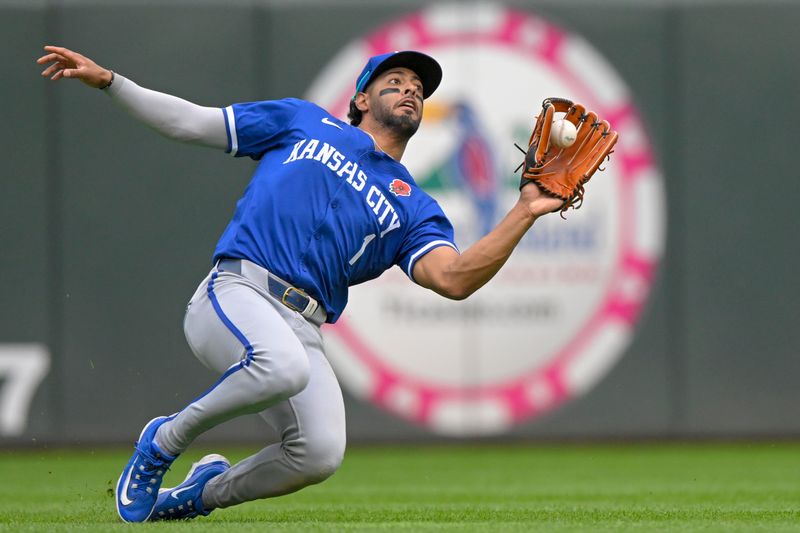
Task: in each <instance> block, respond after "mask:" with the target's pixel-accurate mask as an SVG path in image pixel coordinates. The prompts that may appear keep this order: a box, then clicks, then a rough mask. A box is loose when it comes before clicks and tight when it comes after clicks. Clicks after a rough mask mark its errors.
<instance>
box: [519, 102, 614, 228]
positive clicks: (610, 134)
mask: <svg viewBox="0 0 800 533" xmlns="http://www.w3.org/2000/svg"><path fill="white" fill-rule="evenodd" d="M556 113H564V116H563V118H564V119H565V120H568V121H570V122H572V124H574V125H575V127H576V128H577V130H578V133H577V135H576V138H575V142H574V143H573V144H572V145H571V146H569V147H568V148H558V147H556V146H555V145H553V144H552V143H551V141H550V128H551V126H552V125H553V120H554V118H561V117H556V116H555V114H556ZM616 142H617V132H616V131H613V130H612V129H611V126H610V125H609V123H608V122H607V121H605V120H600V119H599V118H598V117H597V114H596V113H594V112H592V111H586V108H585V107H584V106H582V105H581V104H577V103H573V102H572V101H570V100H567V99H565V98H548V99H546V100H545V101H544V102H542V113H541V114H540V115H539V116H538V117H537V119H536V125H535V126H534V128H533V133H532V134H531V138H530V141H528V150H527V151H526V152H525V161H523V163H522V165H520V166H522V167H524V168H523V170H522V180H521V182H520V188H522V187H524V186H525V185H527V184H529V183H531V182H533V183H535V184H536V185H538V186H539V188H540V189H541V190H542V191H543V192H545V193H546V194H548V195H550V196H553V197H555V198H560V199H562V200H564V204H563V205H562V206H561V216H562V217H563V216H564V212H565V211H566V210H567V209H569V208H570V207H572V208H573V209H578V208H579V207H580V206H581V204H582V203H583V186H584V184H585V183H586V182H587V181H589V179H590V178H591V177H592V175H594V173H595V172H596V171H597V169H598V168H600V164H601V163H602V162H603V160H604V159H606V157H609V155H610V154H611V153H612V148H614V144H616ZM601 170H602V169H601Z"/></svg>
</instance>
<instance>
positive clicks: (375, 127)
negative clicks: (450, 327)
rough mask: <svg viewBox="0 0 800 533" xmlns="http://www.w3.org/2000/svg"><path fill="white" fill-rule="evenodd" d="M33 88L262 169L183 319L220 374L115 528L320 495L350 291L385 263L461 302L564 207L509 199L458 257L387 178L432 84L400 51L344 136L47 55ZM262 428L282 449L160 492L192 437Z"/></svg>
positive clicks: (166, 433) (442, 232)
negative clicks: (69, 85)
mask: <svg viewBox="0 0 800 533" xmlns="http://www.w3.org/2000/svg"><path fill="white" fill-rule="evenodd" d="M45 51H46V54H45V55H44V56H43V57H41V58H39V60H38V63H39V64H41V65H48V66H47V67H46V68H45V70H44V71H43V72H42V75H43V76H48V77H51V79H53V80H59V79H61V78H74V79H79V80H81V81H82V82H84V83H85V84H87V85H89V86H90V87H94V88H98V89H101V90H102V91H103V92H104V93H106V94H107V95H108V96H109V97H110V98H111V100H112V101H113V102H115V103H116V104H118V105H120V106H121V107H123V108H124V109H126V110H127V111H128V112H129V113H130V114H132V115H133V116H134V117H135V118H137V119H138V120H140V121H142V122H144V123H145V124H147V125H148V126H151V127H152V128H154V129H155V130H156V131H158V132H159V133H161V134H163V135H164V136H166V137H168V138H170V139H175V140H178V141H183V142H189V143H194V144H200V145H204V146H208V147H211V148H216V149H218V150H225V152H226V153H229V154H231V155H232V156H235V157H245V156H246V157H251V158H253V159H255V160H258V161H259V162H260V163H259V165H258V167H257V168H256V170H255V171H254V173H253V176H252V179H251V181H250V183H249V185H248V186H247V188H246V190H245V191H244V194H243V196H242V198H241V199H240V200H239V202H238V203H237V205H236V211H235V213H234V215H233V218H232V220H231V221H230V223H229V224H228V227H227V228H226V229H225V231H224V232H223V234H222V236H221V238H220V239H219V242H218V244H217V247H216V249H215V250H214V254H213V260H212V264H213V268H212V269H211V272H210V273H209V275H208V276H207V277H206V278H205V279H204V280H203V281H202V282H201V283H200V285H199V287H198V288H197V291H196V292H195V294H194V296H192V298H191V300H190V302H189V306H188V308H187V312H186V317H185V321H184V331H185V334H186V339H187V341H188V343H189V346H190V347H191V349H192V351H193V352H194V354H195V355H196V356H197V358H198V359H200V361H201V362H202V363H203V364H205V365H206V366H207V367H209V368H211V369H213V370H216V371H217V372H219V374H220V375H221V377H220V378H219V380H218V381H217V382H216V383H215V384H214V385H213V386H212V387H211V388H209V389H208V390H206V391H205V392H203V393H202V394H200V395H199V396H198V397H197V398H196V399H195V400H194V401H192V402H191V403H190V404H189V405H187V406H186V407H184V408H183V409H181V410H180V411H179V412H177V413H175V414H173V415H170V416H159V417H156V418H154V419H153V420H151V421H150V422H148V423H147V424H146V425H145V427H144V429H143V430H142V432H141V434H140V436H139V439H138V441H137V443H136V445H135V449H134V452H133V455H132V456H131V459H130V461H129V462H128V464H127V465H126V466H125V468H124V469H123V471H122V474H121V476H120V478H119V482H118V483H117V488H116V506H117V511H118V513H119V516H120V517H121V518H122V520H124V521H126V522H142V521H146V520H162V519H182V518H193V517H195V516H199V515H208V514H209V513H210V512H211V511H212V510H214V509H217V508H224V507H229V506H232V505H236V504H239V503H242V502H246V501H250V500H255V499H259V498H269V497H273V496H279V495H282V494H287V493H290V492H293V491H296V490H299V489H301V488H303V487H306V486H308V485H311V484H314V483H319V482H320V481H322V480H324V479H326V478H328V477H329V476H330V475H332V474H333V473H334V472H335V471H336V470H337V468H338V467H339V465H340V464H341V462H342V458H343V455H344V449H345V413H344V405H343V401H342V394H341V390H340V388H339V385H338V383H337V381H336V378H335V376H334V374H333V372H332V370H331V367H330V366H329V364H328V362H327V360H326V358H325V352H324V347H323V341H322V335H321V333H320V325H321V324H323V323H326V322H327V323H333V322H336V319H337V318H338V317H339V316H340V315H341V313H342V310H343V309H344V307H345V305H346V303H347V294H348V287H349V286H350V285H355V284H357V283H361V282H364V281H367V280H370V279H372V278H375V277H377V276H379V275H380V274H381V273H382V272H384V271H385V270H386V269H388V268H390V267H392V266H393V265H398V266H399V267H400V268H402V269H403V271H404V272H405V273H406V274H407V276H408V277H409V278H410V279H411V281H413V282H415V283H416V284H418V285H421V286H422V287H425V288H428V289H430V290H433V291H435V292H437V293H439V294H440V295H442V296H444V297H446V298H451V299H455V300H461V299H463V298H466V297H468V296H469V295H470V294H472V293H474V292H475V291H476V290H478V289H479V288H480V287H481V286H483V285H484V284H485V283H486V282H487V281H489V280H490V279H491V278H492V277H493V276H494V275H495V274H496V273H497V272H498V270H499V269H500V268H501V267H502V265H503V264H504V263H505V262H506V260H507V259H508V257H509V256H510V255H511V252H512V250H513V249H514V247H515V246H516V245H517V243H518V242H519V241H520V239H521V238H522V236H523V235H524V234H525V232H526V231H528V229H529V228H530V227H531V225H532V224H533V223H534V221H535V220H536V219H537V217H539V216H541V215H543V214H545V213H549V212H552V211H554V210H557V209H558V208H559V207H561V206H562V204H563V201H562V200H560V199H558V198H553V197H550V196H548V195H545V194H543V193H542V192H541V190H540V188H539V186H538V185H534V186H525V187H522V189H521V192H520V197H519V200H518V202H517V203H516V204H515V205H514V206H513V207H512V208H511V209H510V211H509V212H508V214H507V215H506V216H505V218H504V219H503V220H502V221H501V222H500V223H499V224H498V225H497V226H496V227H494V229H492V230H491V231H490V232H489V233H488V234H487V235H486V236H485V237H483V238H482V239H481V240H479V241H478V242H476V243H475V244H473V245H472V246H471V247H469V248H468V249H467V250H464V251H463V252H459V250H458V248H457V247H456V245H455V244H454V238H453V227H452V225H451V224H450V222H449V221H448V219H447V217H446V216H445V214H444V213H443V212H442V210H441V208H440V207H439V205H438V204H437V203H436V201H434V200H433V199H432V198H431V197H430V196H429V195H428V194H426V193H425V192H424V191H423V190H422V189H420V188H419V187H418V186H417V184H416V183H415V182H414V179H413V178H412V177H411V175H410V174H409V173H408V171H407V170H406V168H405V167H404V166H403V165H402V164H401V163H400V160H401V158H402V156H403V152H404V151H405V149H406V144H407V143H408V141H409V139H410V138H411V136H412V135H414V133H415V132H416V130H417V128H418V126H419V124H420V120H421V119H422V110H423V106H424V100H425V98H427V97H429V96H430V95H431V94H433V92H434V91H435V90H436V88H437V86H438V85H439V82H440V81H441V77H442V71H441V67H440V66H439V64H438V63H437V62H436V61H435V60H434V59H433V58H431V57H429V56H427V55H425V54H422V53H419V52H416V51H402V52H393V53H388V54H383V55H379V56H375V57H372V58H371V59H369V61H368V62H367V64H366V66H365V67H364V70H363V71H362V72H361V73H360V74H359V75H358V77H357V78H356V83H355V90H354V96H353V98H352V101H351V102H350V113H349V115H348V117H349V119H350V123H349V124H348V123H347V122H343V121H341V120H339V119H338V118H336V117H334V116H332V115H331V114H329V113H328V112H327V111H325V110H324V109H322V108H320V107H318V106H316V105H314V104H312V103H310V102H306V101H303V100H298V99H293V98H288V99H284V100H277V101H261V102H252V103H241V104H233V105H230V106H228V107H224V108H217V107H203V106H199V105H196V104H193V103H190V102H188V101H186V100H183V99H180V98H177V97H175V96H171V95H167V94H164V93H159V92H155V91H151V90H148V89H145V88H143V87H140V86H139V85H137V84H136V83H134V82H133V81H131V80H130V79H127V78H125V77H124V76H122V75H120V74H119V73H116V72H112V71H111V70H108V69H105V68H103V67H101V66H99V65H97V64H95V63H94V62H93V61H91V60H90V59H88V58H86V57H84V56H82V55H80V54H78V53H76V52H73V51H71V50H69V49H66V48H61V47H56V46H46V47H45ZM249 413H258V414H260V416H261V418H263V420H264V421H265V422H266V424H267V425H269V426H271V427H272V429H274V430H276V431H277V434H278V435H280V439H281V440H280V442H277V443H273V444H270V445H268V446H266V447H265V448H264V449H262V450H261V451H259V452H258V453H256V454H255V455H252V456H251V457H248V458H246V459H244V460H242V461H240V462H239V463H237V464H235V465H231V464H230V463H229V462H228V460H227V459H225V458H224V457H222V456H220V455H209V456H206V457H204V458H203V459H201V460H200V461H199V462H197V463H195V464H194V465H193V466H192V468H191V470H190V471H189V474H188V475H187V477H186V479H185V480H184V481H183V483H181V484H180V485H178V486H177V487H173V488H169V489H161V482H162V479H163V476H164V474H165V472H166V471H167V469H168V468H169V467H170V465H171V464H172V462H173V461H175V459H176V458H177V457H178V456H179V455H180V454H181V453H182V452H183V451H184V450H186V449H187V447H188V446H189V445H190V444H191V443H192V441H193V440H194V439H195V438H196V437H197V436H198V435H200V434H201V433H203V432H204V431H206V430H208V429H210V428H212V427H214V426H216V425H218V424H220V423H222V422H225V421H227V420H230V419H232V418H234V417H238V416H241V415H244V414H249Z"/></svg>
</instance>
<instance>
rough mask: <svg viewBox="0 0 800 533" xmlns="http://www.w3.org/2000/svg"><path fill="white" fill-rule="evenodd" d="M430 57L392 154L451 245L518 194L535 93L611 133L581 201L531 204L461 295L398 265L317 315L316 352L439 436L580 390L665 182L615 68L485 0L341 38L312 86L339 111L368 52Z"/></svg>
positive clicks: (654, 244) (612, 322)
mask: <svg viewBox="0 0 800 533" xmlns="http://www.w3.org/2000/svg"><path fill="white" fill-rule="evenodd" d="M404 49H414V50H419V51H422V52H425V53H427V54H430V55H431V56H433V57H435V58H436V59H437V60H438V61H439V62H440V64H441V65H442V68H443V70H444V78H443V81H442V84H441V86H440V87H439V89H438V90H437V92H436V94H434V95H433V96H432V97H431V98H430V99H428V100H426V103H425V115H424V119H423V122H422V126H421V127H420V130H419V131H418V133H417V135H416V136H415V137H414V138H413V139H412V140H411V142H410V143H409V146H408V149H407V150H406V155H405V156H404V159H403V163H404V164H405V165H406V166H407V167H408V169H409V170H410V172H411V174H412V175H413V176H414V177H415V179H416V181H417V183H418V184H419V185H420V186H422V187H423V188H424V189H425V190H426V191H428V192H429V193H430V194H431V195H433V196H434V197H435V198H436V199H437V200H438V201H439V203H440V204H441V206H442V208H443V209H444V211H445V213H446V214H447V215H448V217H449V218H450V219H451V221H452V222H453V224H454V226H455V228H456V240H457V244H458V246H459V248H460V249H462V250H464V249H466V248H468V247H469V246H470V245H471V244H472V243H474V242H475V241H476V240H478V239H479V238H481V237H482V236H483V235H485V234H486V233H487V232H488V231H489V230H490V229H491V228H492V227H493V226H494V225H495V224H496V223H497V222H498V221H499V220H500V219H501V218H502V217H503V216H504V214H505V213H506V212H507V211H508V210H509V209H510V208H511V206H512V205H513V204H514V202H515V201H516V199H517V197H518V194H519V192H518V183H519V175H518V174H514V169H515V167H516V166H517V165H518V164H519V163H520V162H521V161H522V154H521V153H520V152H519V151H518V149H517V148H515V147H514V145H513V143H514V142H516V143H517V144H519V145H522V146H526V145H527V141H528V137H529V135H530V131H531V129H532V127H533V123H534V121H535V116H536V114H537V113H538V112H539V110H540V109H541V102H542V100H544V99H545V98H547V97H552V96H558V97H566V98H569V99H571V100H574V101H577V102H581V103H582V104H584V105H585V106H586V107H587V109H591V110H593V111H595V112H596V113H597V114H598V115H599V116H600V117H602V118H604V119H606V120H608V121H609V122H610V123H611V125H612V127H613V128H614V129H615V130H617V131H618V132H619V138H620V140H619V142H618V143H617V146H616V148H615V152H614V155H613V156H612V160H611V162H610V163H608V164H607V165H605V166H606V167H607V168H606V169H605V171H604V172H599V173H597V174H595V176H594V177H593V178H592V181H591V182H589V184H588V185H587V187H586V189H587V191H586V204H585V205H584V206H583V207H582V208H581V209H580V210H577V211H569V212H568V213H567V215H566V217H567V220H563V219H562V218H560V217H559V216H558V215H557V214H553V215H549V216H546V217H543V218H541V219H539V220H538V221H537V222H536V224H535V225H534V227H533V229H532V230H531V231H529V232H528V234H527V235H526V236H525V237H524V238H523V240H522V241H521V242H520V244H519V246H518V247H517V249H516V250H515V252H514V254H513V255H512V257H511V259H510V260H509V261H508V263H507V264H506V265H505V266H504V267H503V269H502V270H501V271H500V272H499V273H498V275H497V276H496V277H495V278H494V279H493V280H492V281H491V282H490V283H489V284H487V285H486V286H485V287H483V288H482V289H481V290H479V291H478V292H477V293H476V294H474V295H473V296H471V297H470V298H469V299H468V300H466V301H463V302H452V301H449V300H446V299H444V298H442V297H440V296H438V295H435V294H433V293H432V292H430V291H427V290H425V289H422V288H421V287H417V286H414V285H412V284H411V283H409V281H408V279H407V278H406V277H405V274H403V273H402V272H401V271H400V269H392V270H390V271H389V272H386V273H385V274H384V275H383V276H381V277H380V278H378V279H377V280H374V281H372V282H370V283H367V284H365V285H363V286H357V287H354V288H352V289H351V293H350V303H349V304H348V307H347V309H346V310H345V313H344V314H343V315H342V317H341V318H340V320H339V321H338V322H337V323H336V324H335V325H333V326H329V327H325V336H326V342H327V344H328V355H329V357H330V359H331V362H332V364H333V365H334V367H335V369H336V371H337V374H338V375H339V377H340V379H341V381H342V383H343V384H344V386H345V387H347V388H348V390H350V391H351V392H352V393H354V394H355V395H357V396H359V397H362V398H364V399H367V400H369V401H371V402H373V403H375V404H377V405H379V406H381V407H383V408H385V409H387V410H389V411H391V412H393V413H395V414H398V415H400V416H402V417H404V418H406V419H408V420H411V421H414V422H416V423H419V424H421V425H424V426H427V427H429V428H431V429H432V430H433V431H436V432H439V433H444V434H451V435H475V434H488V433H498V432H502V431H504V430H506V429H507V428H509V427H511V426H512V425H513V424H515V423H518V422H520V421H523V420H527V419H530V418H532V417H535V416H537V415H539V414H541V413H544V412H546V411H548V410H550V409H552V408H554V407H556V406H558V405H559V404H561V403H563V402H564V401H565V400H567V399H569V398H571V397H574V396H578V395H580V394H583V393H584V392H586V391H587V390H588V389H590V388H591V387H592V386H593V385H594V384H595V383H597V381H598V380H599V379H600V378H601V377H602V376H603V375H604V374H605V373H606V372H607V371H608V369H609V368H610V367H611V365H612V364H613V363H614V362H615V361H616V360H617V359H618V358H619V357H620V355H622V353H623V351H624V349H625V348H626V346H627V345H628V343H629V340H630V337H631V335H632V330H633V327H634V325H635V323H636V319H637V317H638V315H639V312H640V310H641V308H642V305H643V304H644V302H645V300H646V297H647V294H648V292H649V290H650V286H651V283H652V281H653V277H654V275H655V271H656V267H657V264H658V261H659V259H660V257H661V254H662V250H663V243H664V228H665V221H664V195H663V186H662V179H661V174H660V172H659V170H658V168H657V167H656V165H655V161H654V158H653V154H652V149H651V146H650V141H649V139H648V137H647V135H646V133H645V131H644V128H643V126H642V124H641V121H640V119H639V116H638V113H637V112H636V109H635V106H634V104H633V102H632V99H631V96H630V93H629V91H628V89H627V87H626V86H625V84H624V82H623V81H622V80H621V79H620V77H619V76H618V75H617V74H616V73H615V71H614V70H613V69H612V68H611V67H610V66H609V64H608V63H607V61H605V60H604V59H603V58H602V57H601V56H600V55H599V54H598V53H597V52H596V51H595V50H594V49H593V48H592V47H591V46H590V45H589V44H588V43H587V42H586V41H584V40H583V39H581V38H580V37H577V36H575V35H573V34H570V33H568V32H566V31H564V30H562V29H560V28H558V27H556V26H555V25H553V24H551V23H549V22H546V21H544V20H542V19H541V18H539V17H537V16H535V15H532V14H530V13H524V12H520V11H515V10H510V9H506V8H503V7H501V6H498V5H496V4H478V5H464V4H453V5H437V6H434V7H431V8H427V9H424V10H422V11H418V12H415V13H413V14H411V15H408V16H405V17H403V18H401V19H399V20H396V21H393V22H391V23H389V24H387V25H386V26H384V27H382V28H380V29H378V30H377V31H374V32H373V33H371V34H370V35H368V36H366V37H363V38H360V39H358V40H356V41H354V42H352V43H350V44H349V45H348V46H347V47H346V48H345V49H343V50H342V51H340V52H339V53H338V54H337V55H336V56H335V57H334V59H333V60H332V61H331V63H330V64H329V65H328V66H327V67H326V69H325V70H324V71H323V72H322V73H321V74H320V76H319V78H318V79H317V80H315V82H314V83H313V85H312V87H311V88H310V89H309V92H308V95H307V97H308V99H309V100H312V101H314V102H317V103H318V104H320V105H322V106H323V107H326V108H327V109H328V110H330V111H331V112H332V113H333V114H335V115H338V116H340V117H342V118H344V117H345V116H346V115H347V110H348V105H349V101H350V98H351V97H352V95H353V91H354V85H355V76H356V75H357V74H358V72H360V71H361V69H362V68H363V66H364V64H365V63H366V61H367V60H368V59H369V58H370V57H371V56H373V55H377V54H382V53H386V52H388V51H392V50H404Z"/></svg>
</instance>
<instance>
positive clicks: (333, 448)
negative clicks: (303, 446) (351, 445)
mask: <svg viewBox="0 0 800 533" xmlns="http://www.w3.org/2000/svg"><path fill="white" fill-rule="evenodd" d="M320 444H323V445H324V446H322V445H320ZM343 459H344V439H342V442H341V445H340V444H339V443H338V442H337V443H318V445H316V446H311V447H310V449H309V450H308V454H307V455H306V457H305V460H304V461H303V463H304V464H303V473H304V474H305V477H306V482H307V483H308V484H314V483H320V482H321V481H324V480H326V479H328V478H329V477H331V476H332V475H333V474H334V473H335V472H336V471H337V470H338V469H339V467H340V466H341V465H342V460H343Z"/></svg>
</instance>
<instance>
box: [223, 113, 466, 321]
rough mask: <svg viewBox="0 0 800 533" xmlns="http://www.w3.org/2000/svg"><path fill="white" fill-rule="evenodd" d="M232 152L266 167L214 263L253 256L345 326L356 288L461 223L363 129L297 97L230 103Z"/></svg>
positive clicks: (411, 258)
mask: <svg viewBox="0 0 800 533" xmlns="http://www.w3.org/2000/svg"><path fill="white" fill-rule="evenodd" d="M223 112H224V115H225V121H226V126H227V131H228V152H229V153H231V154H232V155H234V156H237V157H241V156H249V157H251V158H253V159H255V160H259V161H260V163H259V165H258V167H257V168H256V170H255V172H254V174H253V177H252V179H251V181H250V184H249V185H248V186H247V189H246V190H245V192H244V195H243V196H242V198H241V199H240V200H239V202H238V203H237V205H236V213H235V214H234V216H233V220H231V222H230V224H228V227H227V228H226V229H225V232H224V233H223V234H222V237H221V238H220V240H219V243H218V244H217V248H216V250H215V252H214V260H215V261H216V260H218V259H220V258H223V257H228V258H233V259H248V260H250V261H252V262H254V263H256V264H259V265H261V266H263V267H264V268H266V269H267V270H269V271H271V272H273V273H274V274H275V275H277V276H279V277H281V278H283V279H285V280H286V281H289V282H290V283H292V284H293V285H295V286H296V287H299V288H301V289H303V290H305V291H306V292H307V293H308V294H309V295H311V296H313V297H314V298H316V299H317V300H318V301H319V302H320V304H321V305H323V306H324V307H325V309H326V310H327V312H328V322H335V321H336V319H337V318H338V317H339V315H341V313H342V310H343V309H344V307H345V305H346V304H347V294H348V287H349V286H351V285H355V284H357V283H362V282H364V281H367V280H370V279H373V278H376V277H378V276H379V275H380V274H381V273H383V272H384V271H385V270H387V269H388V268H390V267H391V266H392V265H399V266H400V267H401V268H402V269H403V271H404V272H405V273H406V274H407V275H408V277H409V278H411V279H412V280H413V279H414V278H413V275H412V271H413V268H414V264H415V263H416V261H418V260H419V259H420V258H421V257H422V256H423V255H424V254H426V253H427V252H429V251H430V250H433V249H434V248H436V247H439V246H450V247H452V248H456V246H455V244H454V238H453V226H452V224H451V223H450V221H449V220H448V219H447V217H445V215H444V213H443V212H442V209H441V208H440V207H439V205H438V204H437V203H436V201H435V200H434V199H433V198H431V197H430V196H429V195H428V194H426V193H425V192H423V191H422V190H421V189H420V188H419V187H418V186H417V184H416V183H415V182H414V179H413V178H412V177H411V175H410V174H409V173H408V170H406V168H405V167H404V166H403V165H402V164H400V163H399V162H397V161H395V160H394V159H392V158H391V157H390V156H388V155H386V154H385V153H383V152H380V151H377V150H376V149H375V144H374V142H373V140H372V138H371V137H370V136H369V135H368V134H367V133H365V132H364V131H363V130H361V129H359V128H356V127H354V126H351V125H349V124H347V123H345V122H342V121H340V120H338V119H336V118H334V117H333V116H332V115H330V114H329V113H328V112H327V111H325V110H324V109H322V108H320V107H319V106H316V105H314V104H312V103H310V102H305V101H303V100H297V99H293V98H292V99H285V100H276V101H264V102H253V103H246V104H234V105H232V106H229V107H227V108H225V109H223Z"/></svg>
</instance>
